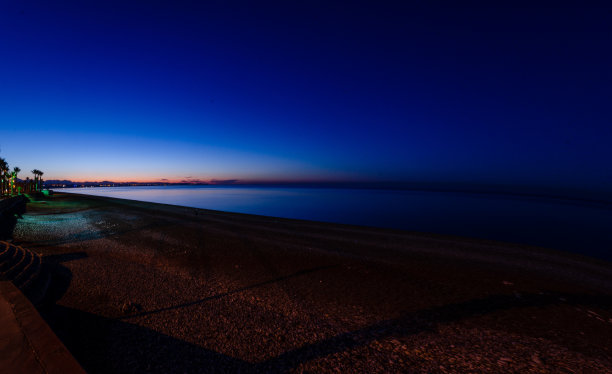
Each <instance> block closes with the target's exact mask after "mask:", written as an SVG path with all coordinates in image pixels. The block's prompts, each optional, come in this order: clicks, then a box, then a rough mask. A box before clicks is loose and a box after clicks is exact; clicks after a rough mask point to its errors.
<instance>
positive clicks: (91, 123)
mask: <svg viewBox="0 0 612 374" xmlns="http://www.w3.org/2000/svg"><path fill="white" fill-rule="evenodd" d="M487 3H488V5H482V4H487ZM498 3H501V2H486V3H484V2H483V3H482V4H477V3H472V2H461V4H462V6H458V5H456V4H457V3H456V2H448V3H444V2H436V1H414V2H360V1H352V2H334V1H304V2H296V1H282V2H267V1H257V2H239V1H230V2H221V1H208V2H200V1H197V2H195V1H194V2H187V1H127V0H123V1H95V2H93V1H69V0H67V1H52V2H51V1H27V2H26V1H18V0H8V1H2V2H1V3H0V53H1V56H0V57H1V58H0V157H3V158H5V159H6V160H7V161H8V162H9V164H10V165H11V166H19V167H21V169H22V170H24V172H22V177H25V176H27V175H28V173H27V172H25V171H27V170H31V169H33V168H37V169H40V170H42V171H44V172H45V175H44V177H45V179H70V180H74V181H85V180H89V181H93V180H113V181H161V180H169V181H182V180H202V181H210V180H230V179H231V180H234V179H236V180H240V181H260V182H261V181H296V182H297V181H348V182H352V181H369V182H389V181H393V182H407V183H411V182H431V183H473V184H490V185H493V184H495V185H507V186H514V185H521V186H537V187H544V188H551V189H552V188H574V189H580V190H584V191H590V190H600V191H601V190H608V191H610V190H612V166H611V165H612V162H611V161H612V105H610V103H612V79H611V78H612V69H610V67H611V66H612V7H605V8H603V7H602V8H597V7H585V6H584V5H583V4H580V2H575V3H574V5H567V6H565V5H563V6H561V5H557V6H555V7H544V6H540V7H535V6H534V4H533V3H537V2H530V3H531V5H527V6H519V5H517V4H518V3H516V2H511V3H507V5H502V4H498ZM530 3H527V4H530ZM452 4H455V5H452ZM559 4H560V3H559Z"/></svg>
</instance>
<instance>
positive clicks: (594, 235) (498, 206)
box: [55, 186, 612, 261]
mask: <svg viewBox="0 0 612 374" xmlns="http://www.w3.org/2000/svg"><path fill="white" fill-rule="evenodd" d="M55 190H57V191H58V192H59V191H61V192H68V193H80V194H88V195H97V196H108V197H116V198H121V199H131V200H139V201H148V202H154V203H163V204H173V205H181V206H187V207H194V208H204V209H213V210H221V211H226V212H237V213H249V214H258V215H264V216H274V217H284V218H297V219H305V220H313V221H323V222H334V223H343V224H351V225H363V226H374V227H383V228H393V229H402V230H410V231H420V232H427V233H436V234H446V235H457V236H463V237H471V238H481V239H491V240H497V241H504V242H511V243H521V244H529V245H536V246H541V247H546V248H552V249H558V250H563V251H569V252H574V253H579V254H584V255H587V256H592V257H598V258H600V259H605V260H608V261H612V203H610V202H605V201H590V200H578V199H564V198H554V197H550V198H548V197H542V196H527V195H508V194H493V193H468V192H449V191H412V190H382V189H351V188H311V187H308V188H301V187H267V186H266V187H260V186H257V187H253V186H153V187H149V186H138V187H90V188H65V189H55Z"/></svg>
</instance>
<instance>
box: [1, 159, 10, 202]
mask: <svg viewBox="0 0 612 374" xmlns="http://www.w3.org/2000/svg"><path fill="white" fill-rule="evenodd" d="M6 169H8V164H7V163H6V160H5V159H3V158H2V157H0V196H2V195H4V170H6Z"/></svg>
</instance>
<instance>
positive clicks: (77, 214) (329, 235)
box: [13, 194, 612, 373]
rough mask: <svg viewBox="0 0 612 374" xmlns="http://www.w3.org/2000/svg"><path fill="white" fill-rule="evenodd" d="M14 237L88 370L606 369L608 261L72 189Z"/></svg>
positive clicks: (31, 206) (610, 310) (23, 223)
mask: <svg viewBox="0 0 612 374" xmlns="http://www.w3.org/2000/svg"><path fill="white" fill-rule="evenodd" d="M13 240H14V242H15V243H17V244H19V245H21V246H23V247H25V248H28V249H30V250H33V251H35V252H37V253H39V254H41V255H42V256H43V261H44V263H45V264H46V265H47V266H48V268H49V271H50V273H51V284H50V286H49V290H48V291H47V300H46V302H45V303H44V304H43V305H42V306H41V307H40V312H41V314H42V316H43V317H44V318H45V320H46V321H47V323H48V324H49V326H50V327H51V329H52V330H53V331H54V332H55V333H56V334H57V336H58V337H59V338H60V340H61V341H62V342H63V343H64V344H65V346H66V347H67V348H68V350H70V352H71V353H72V354H73V355H74V357H75V358H76V360H77V361H78V362H79V363H80V364H81V365H82V366H83V368H84V369H85V370H86V371H87V372H91V373H126V372H132V373H142V372H154V373H167V372H178V373H184V372H194V373H198V372H298V373H306V372H323V373H332V372H363V373H383V372H424V373H425V372H441V373H444V372H468V371H469V372H533V373H541V372H611V371H612V338H611V337H612V263H610V262H607V261H604V260H597V259H594V258H588V257H584V256H580V255H577V254H571V253H565V252H559V251H553V250H549V249H544V248H537V247H530V246H525V245H517V244H509V243H501V242H494V241H487V240H477V239H468V238H460V237H452V236H443V235H433V234H423V233H417V232H409V231H402V230H391V229H379V228H369V227H362V226H350V225H340V224H330V223H318V222H312V221H301V220H290V219H281V218H274V217H264V216H255V215H247V214H237V213H225V212H219V211H212V210H204V209H196V208H188V207H179V206H172V205H163V204H154V203H145V202H137V201H132V200H121V199H113V198H106V197H96V196H85V195H78V194H55V195H54V196H52V197H49V198H42V197H41V199H40V200H32V201H30V202H29V203H28V205H27V210H26V212H25V213H24V214H23V215H22V217H21V218H20V219H19V220H18V222H17V224H16V226H15V229H14V232H13Z"/></svg>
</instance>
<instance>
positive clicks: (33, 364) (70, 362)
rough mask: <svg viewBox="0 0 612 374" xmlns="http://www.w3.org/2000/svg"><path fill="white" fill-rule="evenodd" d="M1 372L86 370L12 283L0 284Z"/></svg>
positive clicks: (68, 371)
mask: <svg viewBox="0 0 612 374" xmlns="http://www.w3.org/2000/svg"><path fill="white" fill-rule="evenodd" d="M0 326H1V328H0V371H1V372H3V373H58V374H59V373H63V374H70V373H84V372H85V371H84V370H83V369H82V368H81V366H80V365H79V364H78V363H77V362H76V360H75V359H74V358H73V357H72V355H71V354H70V352H68V350H67V349H66V347H64V345H63V344H62V343H61V342H60V340H59V339H58V338H57V336H55V334H54V333H53V331H51V329H50V328H49V326H48V325H47V324H46V323H45V321H44V320H43V319H42V317H41V316H40V314H38V312H37V311H36V308H34V306H33V305H32V303H30V301H29V300H28V299H27V298H26V297H25V296H24V295H23V294H22V293H21V291H20V290H19V289H18V288H17V287H15V286H14V285H13V284H12V283H11V282H8V281H4V282H0Z"/></svg>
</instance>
